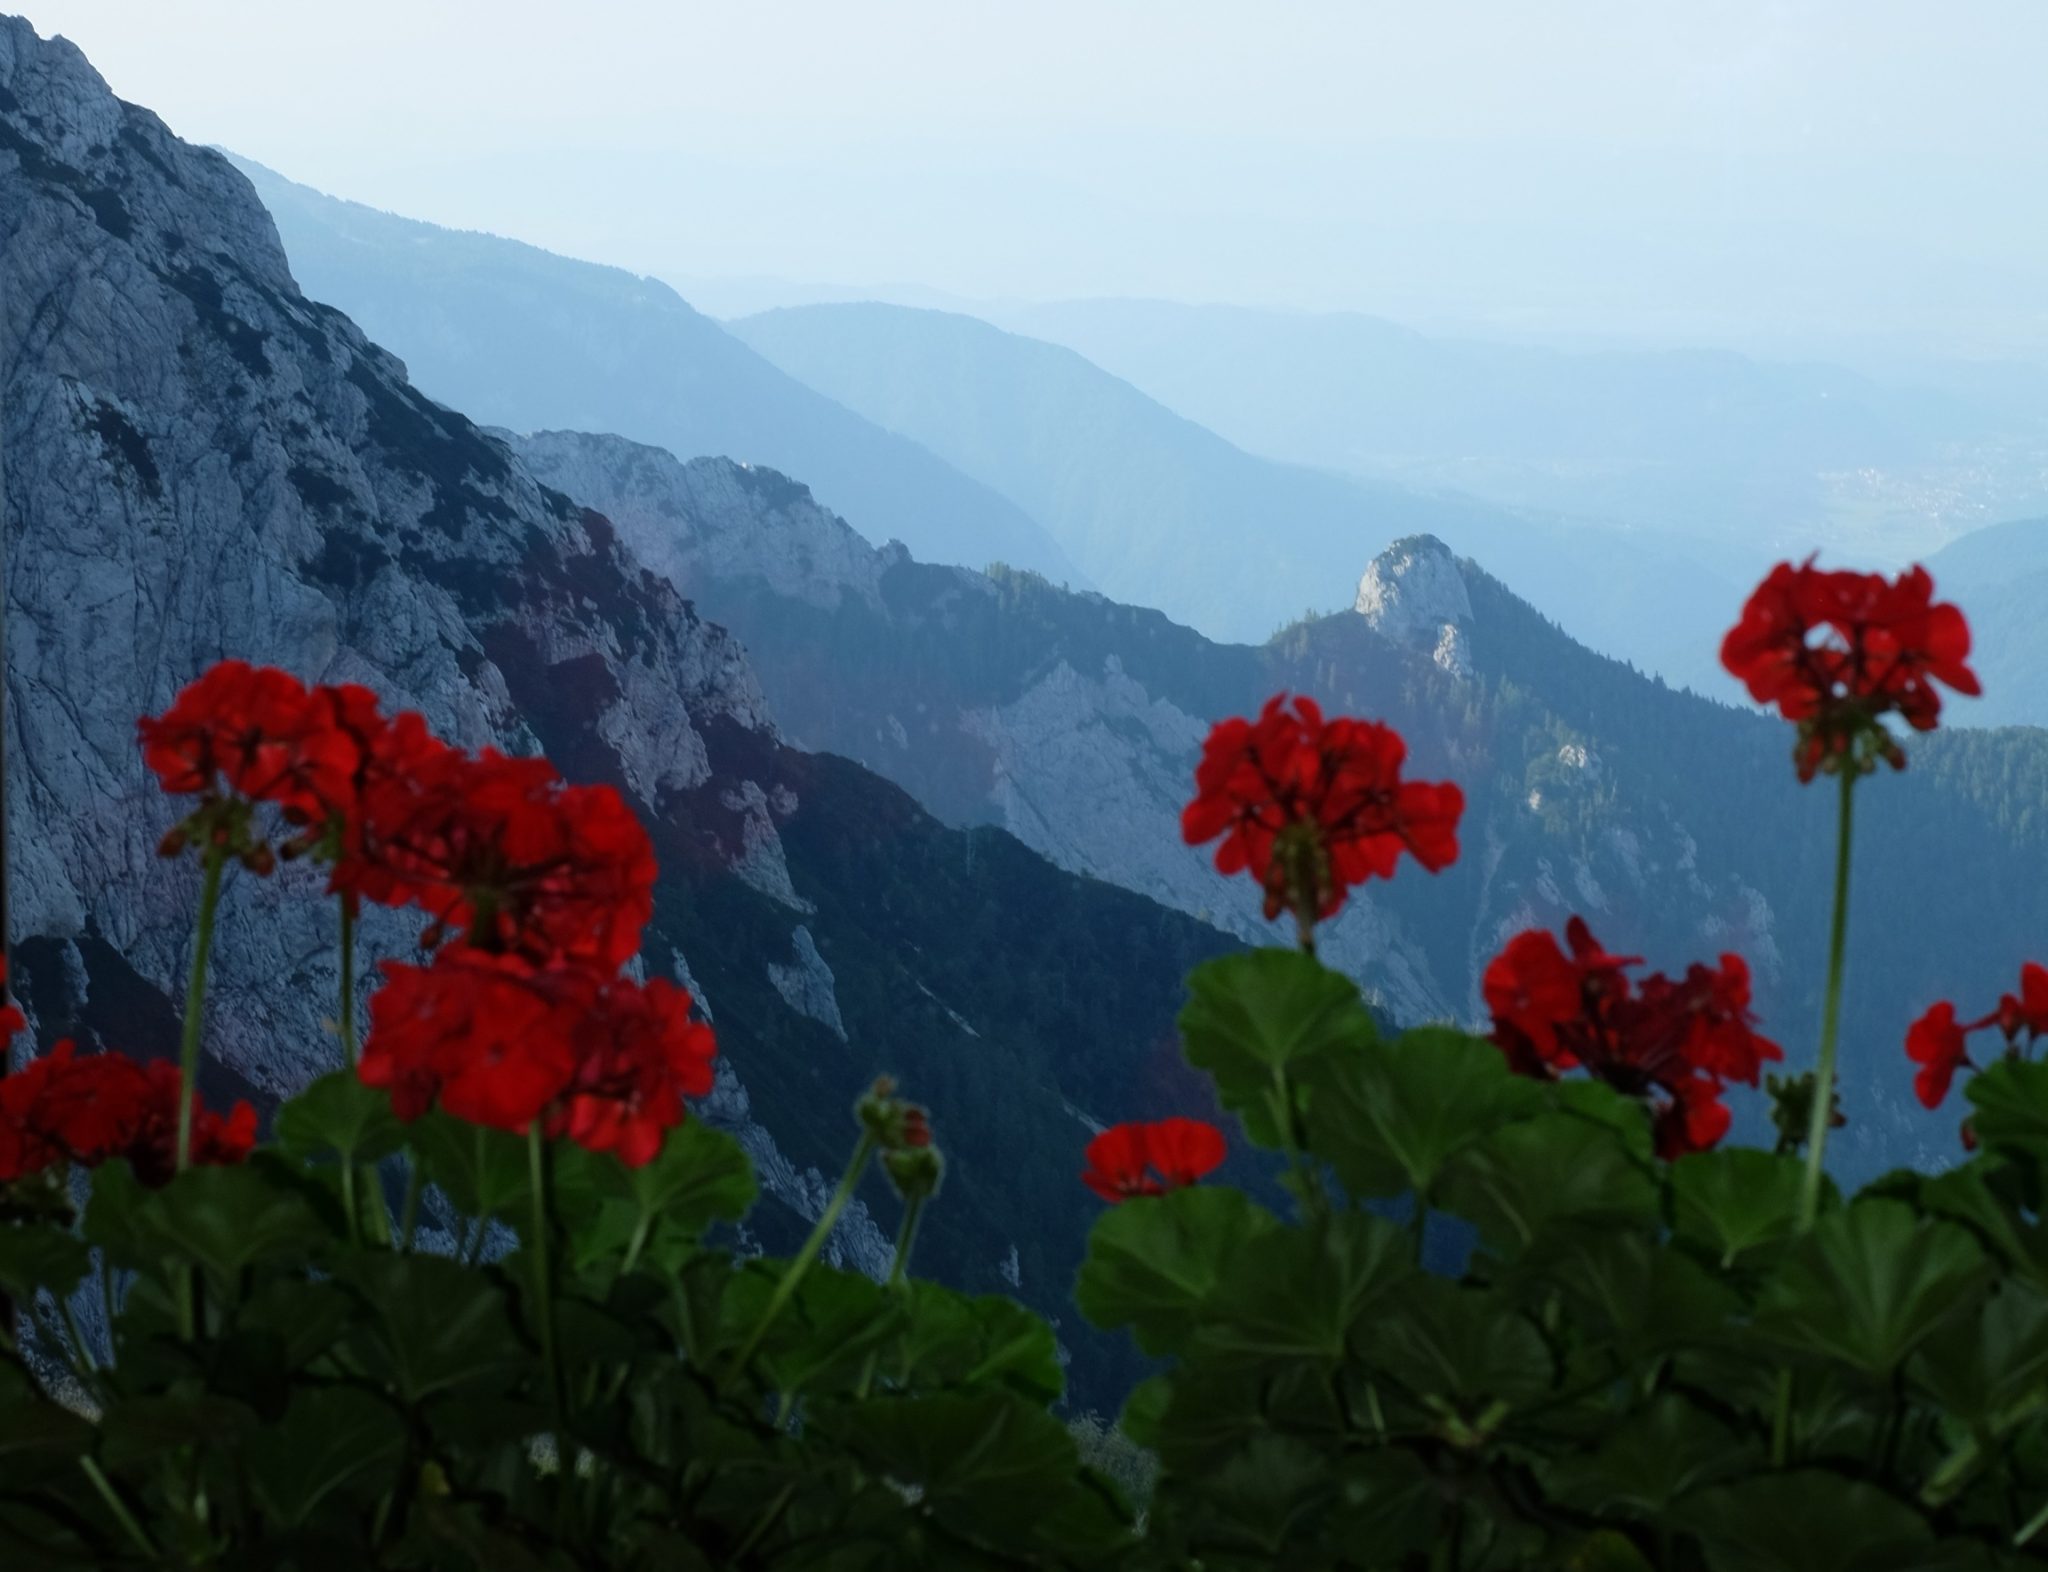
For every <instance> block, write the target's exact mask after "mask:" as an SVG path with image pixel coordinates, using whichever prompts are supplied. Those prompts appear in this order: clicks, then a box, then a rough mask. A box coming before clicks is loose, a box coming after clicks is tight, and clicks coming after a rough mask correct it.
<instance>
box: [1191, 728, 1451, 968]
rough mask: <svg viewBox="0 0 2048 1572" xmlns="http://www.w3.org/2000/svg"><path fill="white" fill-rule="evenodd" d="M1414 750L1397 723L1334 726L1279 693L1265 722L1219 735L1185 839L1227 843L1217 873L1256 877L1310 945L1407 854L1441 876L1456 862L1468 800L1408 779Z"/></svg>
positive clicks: (1206, 758) (1201, 766)
mask: <svg viewBox="0 0 2048 1572" xmlns="http://www.w3.org/2000/svg"><path fill="white" fill-rule="evenodd" d="M1407 752H1408V749H1407V745H1406V744H1405V743H1404V742H1403V741H1402V740H1401V736H1400V734H1399V733H1398V732H1396V731H1395V730H1394V729H1393V728H1392V727H1390V726H1385V725H1382V724H1380V723H1379V722H1377V721H1366V720H1357V719H1353V718H1351V717H1348V716H1340V717H1338V718H1337V719H1334V720H1330V719H1325V717H1324V715H1323V712H1322V708H1321V706H1319V705H1318V704H1317V703H1316V702H1315V701H1314V700H1313V699H1309V698H1305V697H1298V698H1296V699H1294V701H1293V702H1292V705H1291V706H1290V704H1289V702H1288V697H1287V695H1286V694H1284V693H1282V694H1275V695H1274V696H1273V697H1272V698H1271V699H1269V700H1268V701H1267V702H1266V706H1265V708H1264V709H1263V710H1261V711H1260V712H1259V718H1258V719H1257V720H1256V721H1249V720H1245V719H1244V718H1242V717H1233V718H1232V719H1229V720H1225V721H1219V722H1218V723H1217V724H1216V726H1215V727H1214V728H1213V729H1212V730H1211V731H1210V733H1209V737H1208V740H1207V741H1206V742H1205V743H1204V744H1203V746H1202V757H1201V761H1200V762H1199V763H1198V764H1197V765H1196V766H1195V797H1194V800H1193V801H1192V802H1190V803H1189V804H1188V805H1187V807H1186V809H1185V810H1183V812H1182V814H1181V834H1182V836H1183V837H1184V838H1185V839H1186V841H1187V843H1188V844H1189V845H1191V846H1198V845H1201V844H1203V843H1205V842H1207V841H1212V840H1215V839H1217V837H1218V836H1221V837H1222V841H1221V844H1220V845H1219V846H1218V847H1217V849H1216V868H1217V871H1218V872H1220V873H1224V874H1233V873H1246V872H1248V873H1250V874H1251V876H1252V877H1253V878H1254V879H1256V880H1258V881H1259V884H1260V886H1261V888H1262V889H1263V890H1264V891H1265V912H1266V917H1267V919H1268V920H1269V921H1270V920H1272V919H1273V918H1276V917H1278V916H1279V915H1280V914H1281V913H1282V912H1283V911H1285V912H1291V913H1292V914H1293V915H1294V917H1295V921H1296V924H1297V926H1298V928H1299V930H1300V933H1301V936H1302V943H1303V947H1304V948H1312V947H1313V942H1314V938H1313V936H1314V928H1315V924H1316V923H1317V922H1318V921H1319V920H1322V919H1324V918H1328V917H1333V916H1335V915H1336V914H1337V912H1338V911H1339V910H1341V909H1342V907H1343V905H1344V901H1345V897H1346V895H1347V894H1348V892H1349V891H1350V889H1351V887H1352V886H1353V885H1358V884H1363V883H1364V882H1365V881H1366V880H1368V879H1376V878H1377V879H1387V878H1391V877H1393V874H1394V868H1395V865H1396V863H1397V862H1398V861H1399V859H1400V856H1401V854H1402V853H1403V852H1404V851H1405V852H1407V853H1408V854H1409V855H1410V856H1412V857H1413V858H1414V859H1415V860H1416V861H1417V862H1419V863H1420V864H1422V866H1423V867H1425V868H1427V869H1428V870H1429V871H1430V872H1432V873H1435V872H1438V871H1440V870H1442V869H1444V868H1447V867H1449V866H1450V865H1451V864H1452V863H1454V862H1456V861H1457V858H1458V819H1459V816H1460V814H1461V813H1462V812H1463V811H1464V806H1465V798H1464V794H1463V793H1462V792H1461V791H1460V790H1459V789H1458V787H1457V786H1456V785H1454V784H1452V783H1450V782H1443V783H1439V784H1432V783H1429V782H1424V781H1408V780H1403V779H1402V777H1401V766H1402V763H1403V761H1404V760H1405V758H1406V757H1407Z"/></svg>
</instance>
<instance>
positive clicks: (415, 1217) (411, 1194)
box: [398, 1152, 427, 1255]
mask: <svg viewBox="0 0 2048 1572" xmlns="http://www.w3.org/2000/svg"><path fill="white" fill-rule="evenodd" d="M426 1187H427V1170H426V1169H425V1167H423V1166H422V1165H421V1163H420V1160H419V1157H418V1156H417V1155H416V1154H414V1153H411V1152H408V1153H407V1154H406V1175H405V1208H404V1210H403V1211H402V1212H400V1214H399V1223H398V1231H399V1241H398V1250H399V1254H401V1255H409V1254H411V1252H412V1235H413V1230H414V1229H415V1228H416V1227H418V1226H419V1220H420V1193H421V1192H422V1191H423V1190H425V1189H426Z"/></svg>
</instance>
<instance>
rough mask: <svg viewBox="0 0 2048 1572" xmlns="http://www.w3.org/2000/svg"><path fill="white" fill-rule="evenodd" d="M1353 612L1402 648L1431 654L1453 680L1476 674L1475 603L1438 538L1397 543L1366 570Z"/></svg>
mask: <svg viewBox="0 0 2048 1572" xmlns="http://www.w3.org/2000/svg"><path fill="white" fill-rule="evenodd" d="M1352 610H1354V611H1356V612H1357V613H1358V614H1359V615H1360V616H1361V617H1363V618H1365V620H1366V621H1367V622H1368V623H1369V624H1370V625H1371V626H1372V627H1373V628H1374V629H1375V630H1376V631H1377V632H1380V633H1382V634H1384V635H1386V637H1388V638H1390V639H1393V640H1395V641H1396V642H1398V643H1402V644H1408V645H1411V646H1414V647H1417V648H1420V649H1425V650H1427V651H1428V652H1429V657H1430V659H1431V660H1433V661H1434V662H1436V664H1437V665H1438V666H1440V667H1442V668H1443V669H1444V670H1445V671H1447V672H1449V673H1450V674H1451V675H1452V676H1454V677H1463V676H1466V675H1468V674H1469V673H1470V671H1471V669H1472V663H1471V654H1470V650H1469V648H1468V647H1467V642H1466V629H1467V628H1469V627H1470V626H1471V623H1472V597H1471V595H1470V594H1469V593H1467V591H1466V589H1465V576H1464V574H1463V573H1461V572H1460V571H1459V569H1458V559H1457V558H1456V557H1455V556H1453V555H1452V553H1451V548H1450V547H1448V546H1446V545H1445V544H1444V543H1443V542H1442V541H1440V540H1438V539H1437V538H1436V537H1435V536H1434V535H1411V536H1409V537H1408V538H1407V539H1406V540H1397V541H1395V542H1394V544H1393V545H1391V546H1389V547H1388V548H1387V549H1386V550H1385V551H1383V552H1381V553H1380V554H1379V555H1378V556H1377V557H1375V558H1373V560H1372V562H1371V564H1370V565H1369V566H1368V567H1367V568H1366V570H1365V575H1364V577H1362V578H1361V579H1359V581H1358V595H1357V597H1356V599H1354V600H1353V602H1352Z"/></svg>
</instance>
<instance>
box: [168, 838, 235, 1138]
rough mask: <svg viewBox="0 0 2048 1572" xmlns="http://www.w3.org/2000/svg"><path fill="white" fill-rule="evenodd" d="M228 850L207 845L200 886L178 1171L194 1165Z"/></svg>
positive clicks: (182, 1055)
mask: <svg viewBox="0 0 2048 1572" xmlns="http://www.w3.org/2000/svg"><path fill="white" fill-rule="evenodd" d="M227 865H228V849H227V847H226V846H225V845H223V844H221V843H220V842H218V841H215V842H213V843H211V844H209V845H208V846H207V848H206V872H205V874H204V875H203V876H202V880H201V883H200V886H199V936H198V942H197V943H196V944H195V945H194V946H193V949H192V975H191V976H190V977H189V978H188V979H187V980H186V983H185V1039H184V1043H183V1045H182V1047H181V1049H180V1052H179V1055H178V1172H179V1173H183V1172H184V1171H185V1170H186V1169H187V1168H189V1167H191V1165H192V1102H193V1099H194V1098H195V1097H197V1096H198V1095H199V1043H200V1039H201V1037H203V1036H204V1035H205V1032H204V1028H205V1020H204V1011H205V1006H206V964H207V961H208V959H209V958H210V957H211V956H212V954H213V924H214V918H215V916H216V914H217V913H218V912H219V910H220V881H221V876H222V875H223V874H224V873H225V872H226V871H227Z"/></svg>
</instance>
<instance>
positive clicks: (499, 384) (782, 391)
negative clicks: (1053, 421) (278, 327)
mask: <svg viewBox="0 0 2048 1572" xmlns="http://www.w3.org/2000/svg"><path fill="white" fill-rule="evenodd" d="M236 162H237V165H238V167H239V168H240V169H241V170H242V171H243V172H244V173H245V174H247V175H248V176H249V178H250V179H251V180H252V181H253V182H254V183H255V185H256V189H257V192H258V194H259V195H260V196H261V197H262V198H263V201H264V202H265V204H266V205H267V206H268V207H269V208H270V211H271V216H272V217H273V218H274V219H275V220H276V222H277V226H278V230H279V233H280V235H281V236H282V238H283V240H284V245H285V250H286V254H287V255H288V256H289V257H290V258H291V265H292V271H293V273H294V275H295V276H296V277H297V278H298V280H299V283H300V286H301V287H302V288H303V289H304V290H305V291H306V293H307V294H308V295H310V296H312V297H313V298H314V299H316V300H324V301H327V302H329V303H331V304H333V305H336V306H339V307H340V308H341V309H342V310H344V311H346V312H347V313H348V314H349V315H350V317H352V318H353V319H354V320H355V321H357V322H359V323H360V324H361V325H362V327H363V328H364V330H365V331H366V332H367V333H369V334H370V335H371V337H372V338H374V339H375V340H376V341H377V342H378V343H380V344H385V345H387V346H389V347H390V348H391V349H393V350H394V351H396V352H397V353H398V354H399V355H401V356H403V357H404V359H405V361H406V364H407V366H408V368H409V369H410V371H411V374H412V376H413V377H414V379H415V380H416V381H417V383H418V385H419V386H420V387H421V388H422V389H423V390H424V391H426V392H427V393H429V394H431V395H432V396H433V397H435V398H437V399H441V400H444V401H446V402H447V403H448V404H450V405H452V406H453V407H455V408H457V409H461V410H463V411H464V412H465V413H467V414H469V415H470V416H472V417H473V418H475V419H477V420H481V421H485V422H487V423H492V424H501V425H513V426H521V427H528V426H539V425H574V426H582V427H594V428H598V429H602V430H607V431H617V432H621V433H623V434H625V435H627V436H632V437H636V438H638V439H639V440H641V441H645V442H656V443H660V444H661V445H662V446H663V447H666V448H669V449H671V450H673V451H675V452H678V453H692V454H694V453H718V454H725V455H727V456H729V457H732V458H735V459H738V460H740V461H742V462H743V463H761V464H768V465H772V466H774V467H776V468H778V469H785V470H789V471H792V472H794V473H796V474H801V475H804V476H807V477H809V478H810V480H811V481H812V483H813V484H815V485H816V486H817V487H818V490H819V493H820V494H821V495H823V496H825V497H828V498H830V499H831V502H832V505H833V506H834V507H835V508H838V509H840V510H841V511H842V512H843V513H844V514H845V515H846V516H847V517H848V518H849V519H852V520H854V521H855V522H856V523H858V524H859V525H861V526H863V527H865V528H867V529H868V530H870V531H873V532H876V533H875V534H874V537H873V538H875V539H876V540H878V541H879V540H882V539H886V538H887V537H888V536H889V535H896V536H900V537H901V538H902V539H903V540H904V541H905V542H907V543H908V544H909V545H910V546H911V548H912V549H913V550H915V551H917V552H918V553H919V554H920V555H922V556H926V557H929V558H930V559H931V560H933V561H936V562H962V563H966V564H968V565H969V566H973V567H981V566H984V565H985V564H987V563H990V562H995V561H1005V562H1017V563H1021V564H1024V565H1026V566H1028V567H1031V568H1034V569H1036V570H1038V571H1040V572H1043V573H1046V574H1049V575H1051V576H1052V577H1053V578H1055V579H1062V580H1073V581H1075V582H1079V580H1080V575H1079V574H1078V573H1077V572H1076V571H1075V570H1074V568H1073V566H1072V564H1071V563H1070V562H1069V561H1068V559H1067V558H1066V556H1065V555H1064V554H1063V553H1062V552H1061V551H1060V550H1059V548H1058V547H1056V546H1055V545H1054V544H1053V543H1052V541H1051V540H1050V539H1049V538H1048V537H1047V536H1046V534H1045V532H1044V531H1043V530H1042V529H1040V528H1039V526H1038V525H1037V524H1036V523H1034V522H1033V521H1032V520H1031V519H1030V518H1029V517H1027V516H1026V515H1025V514H1024V513H1023V512H1022V511H1020V510H1019V509H1018V508H1016V507H1015V506H1013V505H1012V504H1011V503H1009V502H1006V501H1004V500H1003V499H1002V498H1001V497H998V496H996V495H995V494H993V493H992V492H990V491H989V490H988V489H987V488H986V487H984V486H981V485H978V484H976V483H975V482H974V481H972V480H970V479H968V478H967V477H966V476H964V475H961V474H960V473H959V472H958V471H957V470H954V469H952V468H951V467H950V466H948V465H947V464H945V463H944V462H942V461H941V460H939V459H937V458H935V457H934V456H933V455H932V454H931V453H929V452H927V451H926V450H924V449H923V448H920V447H919V446H918V445H917V444H916V443H915V442H913V441H910V440H908V439H906V438H904V437H901V436H898V435H895V434H892V433H890V432H887V431H883V430H880V429H878V428H877V427H875V426H874V425H872V424H870V423H869V422H868V421H866V420H863V419H862V418H861V417H860V416H858V415H856V414H854V413H853V412H852V411H850V410H847V409H845V408H843V407H842V406H840V405H838V404H835V403H833V402H832V401H831V400H830V399H828V398H823V397H820V396H819V395H818V394H816V393H814V392H812V391H811V390H810V389H808V388H806V387H803V386H802V385H800V384H799V383H797V382H795V381H794V380H792V379H791V378H789V377H788V376H785V375H784V374H783V373H782V372H780V371H778V370H776V368H775V367H773V366H771V365H769V364H768V363H767V362H766V361H764V360H763V359H762V358H761V357H760V356H759V355H757V354H755V353H754V352H753V351H751V350H750V349H748V348H747V347H746V345H744V344H742V343H740V342H739V341H738V340H736V339H734V338H733V337H732V336H731V335H729V334H727V333H726V332H725V331H724V330H723V329H722V328H720V327H719V325H718V324H717V323H716V322H713V321H712V320H711V319H710V318H709V317H706V316H702V315H700V314H699V313H697V312H695V311H693V310H691V309H690V307H689V305H688V304H687V303H685V302H684V301H683V299H682V298H681V297H680V296H678V295H677V294H676V293H675V292H674V291H673V290H671V289H669V288H668V287H667V286H666V285H664V284H661V283H657V282H656V281H655V280H653V279H649V278H636V277H634V276H633V275H632V274H630V273H626V272H624V271H622V270H620V269H618V268H611V267H603V266H600V265H598V264H596V263H591V262H577V261H572V260H570V259H569V258H567V257H559V256H554V255H551V254H550V253H548V252H545V251H541V250H538V249H536V248H535V247H532V246H527V245H522V244H520V243H519V242H517V241H512V240H503V239H500V238H499V237H497V236H495V235H486V234H477V233H472V232H465V231H460V230H452V229H442V228H440V227H438V226H436V225H433V224H423V223H417V222H415V221H413V220H411V219H405V218H399V217H396V216H394V215H392V214H389V213H382V212H379V211H377V210H376V209H374V208H369V207H364V206H361V205H360V204H358V203H354V202H344V201H340V200H338V199H336V198H333V197H328V196H324V195H322V194H321V193H319V192H317V191H314V190H312V189H310V188H309V187H306V186H301V185H296V184H294V183H292V182H291V181H289V180H286V179H285V178H284V177H283V176H281V175H278V174H276V173H275V172H273V171H271V170H268V169H265V168H263V167H262V166H261V165H259V164H254V163H251V162H248V161H247V160H237V161H236Z"/></svg>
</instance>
